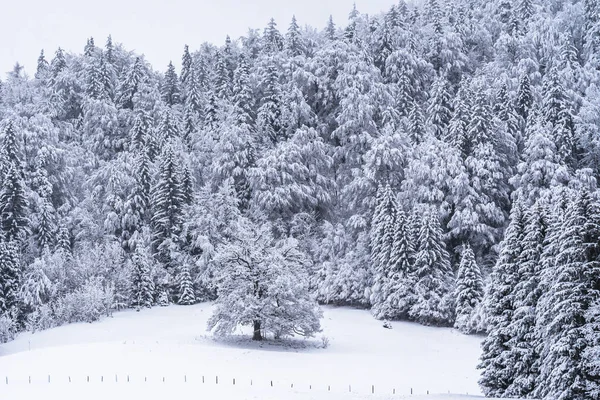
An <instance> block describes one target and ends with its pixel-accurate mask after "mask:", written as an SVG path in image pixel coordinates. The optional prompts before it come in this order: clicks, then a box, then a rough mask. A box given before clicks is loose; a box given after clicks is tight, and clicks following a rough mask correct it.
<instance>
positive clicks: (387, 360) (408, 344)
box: [0, 304, 480, 400]
mask: <svg viewBox="0 0 600 400" xmlns="http://www.w3.org/2000/svg"><path fill="white" fill-rule="evenodd" d="M211 308H212V306H211V305H209V304H199V305H195V306H190V307H182V306H171V307H167V308H153V309H149V310H143V311H141V312H139V313H136V312H135V311H126V312H120V313H117V314H115V315H114V317H113V318H106V319H104V320H102V321H101V322H98V323H93V324H86V323H79V324H72V325H66V326H62V327H59V328H55V329H51V330H47V331H42V332H37V333H35V334H30V333H24V334H21V335H20V336H19V337H17V339H16V340H14V341H13V342H10V343H7V344H4V345H1V346H0V377H1V379H2V382H1V385H0V398H2V399H14V400H17V399H29V398H38V394H41V393H43V394H44V399H45V400H49V398H58V399H61V400H63V399H67V398H83V397H81V395H82V394H84V393H85V396H84V397H85V398H86V399H89V398H94V399H95V398H102V399H106V398H109V397H110V398H112V399H118V398H128V399H131V398H132V394H133V395H134V396H133V397H135V398H165V397H164V396H163V395H165V394H166V393H170V394H171V395H174V393H179V392H181V393H182V394H185V393H187V394H190V393H195V394H198V395H200V394H201V393H205V394H210V396H209V398H211V399H219V398H236V399H240V398H257V399H268V398H278V399H282V398H286V399H287V398H290V399H305V398H306V399H309V398H321V397H322V398H327V399H336V398H363V397H369V398H389V397H390V396H392V397H393V398H401V397H402V396H401V395H409V394H410V391H411V388H412V390H413V393H414V396H413V397H412V398H417V397H416V396H417V395H426V393H427V391H429V393H431V394H447V393H448V392H450V393H453V394H460V395H465V394H467V393H468V394H471V395H472V394H479V393H480V392H479V389H478V387H477V379H478V372H477V370H476V368H475V366H476V364H477V358H478V356H479V353H480V348H479V346H480V339H479V338H477V337H473V336H465V335H463V334H461V333H459V332H457V331H455V330H452V329H441V328H430V327H424V326H421V325H417V324H413V323H405V322H394V323H392V324H393V329H384V328H383V327H382V324H381V322H380V321H377V320H374V319H373V318H372V317H371V315H370V314H369V313H368V312H366V311H362V310H353V309H348V308H331V307H326V308H325V316H324V319H323V326H324V331H323V333H322V335H324V336H326V337H327V338H328V339H329V345H328V346H327V348H323V340H322V339H321V336H318V337H317V338H315V339H312V340H302V339H298V340H289V341H287V346H283V345H282V344H276V343H274V342H272V341H267V342H263V343H260V344H257V343H253V342H251V340H249V336H247V337H245V338H241V337H240V336H237V337H235V339H233V338H232V339H230V340H229V341H215V340H214V339H212V338H211V337H210V336H207V335H206V332H205V327H206V321H207V319H208V317H209V316H210V313H211V311H212V310H211ZM247 333H249V332H247ZM29 349H31V350H29ZM128 374H129V384H128V382H127V375H128ZM48 375H50V384H48ZM115 375H116V376H115ZM6 376H8V380H9V383H8V384H6ZM29 376H31V379H32V383H31V384H29V382H28V381H29ZM87 376H89V377H90V383H89V384H88V383H87ZM203 376H204V379H205V383H204V384H202V377H203ZM216 376H219V383H218V385H217V384H216ZM69 377H70V379H71V383H70V384H69ZM163 377H164V378H165V382H164V383H163V382H162V379H163ZM234 378H235V379H236V385H235V386H234V385H233V379H234ZM145 379H146V381H145ZM101 380H102V381H101ZM271 380H272V381H273V387H272V388H271ZM115 381H116V382H115ZM186 381H187V382H186ZM251 382H252V386H250V383H251ZM184 384H185V385H184ZM292 384H293V385H294V386H293V388H292V387H291V385H292ZM87 385H93V390H90V387H89V386H87ZM350 385H351V387H350ZM372 385H374V391H375V394H374V395H373V394H372V393H371V391H372V390H373V387H372ZM328 387H330V391H331V393H329V390H328ZM394 389H395V391H396V396H393V393H394ZM350 390H352V394H350V393H349V391H350ZM141 393H144V397H140V396H141ZM90 395H91V396H92V397H90ZM146 395H147V396H146ZM48 396H50V397H48ZM94 396H97V397H94ZM435 398H438V399H449V398H455V397H449V396H447V395H446V396H443V397H442V396H440V397H435ZM461 398H462V397H461Z"/></svg>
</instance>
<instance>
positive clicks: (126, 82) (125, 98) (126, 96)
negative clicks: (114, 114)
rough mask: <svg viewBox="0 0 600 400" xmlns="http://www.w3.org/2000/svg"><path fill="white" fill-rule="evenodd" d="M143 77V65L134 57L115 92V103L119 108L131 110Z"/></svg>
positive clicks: (140, 60) (138, 58) (139, 59)
mask: <svg viewBox="0 0 600 400" xmlns="http://www.w3.org/2000/svg"><path fill="white" fill-rule="evenodd" d="M144 77H145V71H144V65H143V63H142V59H141V58H140V57H136V58H135V61H134V63H133V65H132V66H131V67H130V68H129V70H128V71H127V73H125V74H123V80H122V81H121V82H120V84H119V89H118V90H117V96H116V103H117V104H118V105H119V106H120V107H121V108H128V109H130V110H133V107H134V104H133V99H134V96H135V95H136V94H137V93H138V91H139V90H140V85H141V83H142V82H143V80H144Z"/></svg>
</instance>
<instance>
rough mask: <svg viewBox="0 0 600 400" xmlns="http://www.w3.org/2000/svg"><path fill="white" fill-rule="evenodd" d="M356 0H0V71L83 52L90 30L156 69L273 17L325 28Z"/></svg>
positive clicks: (366, 7) (368, 9) (370, 10)
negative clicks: (42, 56)
mask: <svg viewBox="0 0 600 400" xmlns="http://www.w3.org/2000/svg"><path fill="white" fill-rule="evenodd" d="M353 3H354V0H293V1H290V0H253V1H243V0H237V1H236V0H217V1H210V0H96V1H88V0H16V1H14V0H0V15H1V16H2V18H1V22H0V73H1V76H2V78H3V79H4V77H5V72H7V71H10V70H11V69H12V66H13V65H14V64H15V62H16V61H18V62H20V63H21V64H23V65H24V66H25V69H26V71H27V72H28V73H29V74H33V72H35V66H36V60H37V57H38V55H39V52H40V50H41V49H44V50H45V52H46V55H47V59H48V60H50V59H51V58H52V57H53V55H54V52H55V51H56V49H57V48H58V47H59V46H61V47H62V48H63V49H65V50H68V51H75V52H81V51H83V47H84V45H85V42H86V38H88V37H90V36H92V37H94V40H95V41H96V44H97V45H104V43H105V40H106V37H107V36H108V35H109V34H111V35H112V37H113V40H114V41H115V42H120V43H123V44H124V45H125V47H126V48H127V49H129V50H135V51H136V52H138V53H143V54H145V55H146V58H147V59H148V60H149V61H150V62H151V63H152V65H153V67H154V68H155V69H158V70H164V69H165V68H166V65H167V64H168V62H169V60H171V59H172V60H173V61H174V62H177V65H179V60H180V59H181V53H182V51H183V45H184V44H186V43H187V44H189V46H190V48H191V49H197V48H198V47H199V46H200V44H201V43H203V42H212V43H217V44H222V43H223V42H224V40H225V36H226V35H227V34H229V35H230V36H231V37H232V38H238V37H240V36H242V35H244V34H245V33H246V32H247V30H248V28H249V27H252V28H261V29H262V28H263V27H264V26H265V25H266V24H267V22H268V21H269V18H271V17H273V18H275V21H276V22H277V24H278V26H279V29H280V30H281V31H282V32H285V31H286V30H287V26H288V24H289V22H290V20H291V18H292V15H293V14H295V15H296V18H297V19H298V22H299V23H300V24H301V25H305V24H308V25H311V26H313V27H316V28H319V29H322V28H324V26H325V23H326V21H327V19H328V18H329V15H333V17H334V21H335V22H336V23H337V24H345V23H346V21H347V16H348V13H349V12H350V10H351V9H352V4H353ZM394 3H396V0H356V5H357V7H358V10H359V11H360V12H361V13H367V14H375V13H378V12H380V11H383V10H387V9H389V7H390V6H391V5H392V4H394Z"/></svg>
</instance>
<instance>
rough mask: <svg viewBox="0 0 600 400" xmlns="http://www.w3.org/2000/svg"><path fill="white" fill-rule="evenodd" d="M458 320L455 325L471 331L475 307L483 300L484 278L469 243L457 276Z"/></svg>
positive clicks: (462, 256) (467, 331) (462, 254)
mask: <svg viewBox="0 0 600 400" xmlns="http://www.w3.org/2000/svg"><path fill="white" fill-rule="evenodd" d="M455 297H456V321H455V323H454V327H455V328H456V329H459V330H460V331H461V332H464V333H471V327H470V326H469V322H470V319H471V317H472V315H473V312H474V310H475V308H476V307H477V306H478V305H479V303H480V302H481V301H482V300H483V278H482V277H481V270H480V269H479V266H478V265H477V262H476V261H475V254H474V253H473V250H472V249H471V246H469V245H468V244H466V245H464V247H463V250H462V252H461V258H460V265H459V267H458V275H457V277H456V289H455Z"/></svg>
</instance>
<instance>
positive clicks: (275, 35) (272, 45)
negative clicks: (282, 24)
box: [263, 18, 284, 53]
mask: <svg viewBox="0 0 600 400" xmlns="http://www.w3.org/2000/svg"><path fill="white" fill-rule="evenodd" d="M283 44H284V42H283V36H281V33H280V32H279V30H278V29H277V23H276V22H275V19H273V18H271V20H270V21H269V24H268V25H267V27H266V28H265V30H264V33H263V49H264V50H265V52H267V53H277V52H279V51H281V50H283Z"/></svg>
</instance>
